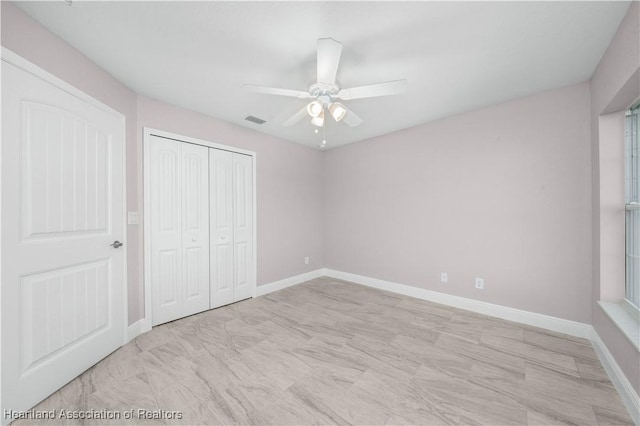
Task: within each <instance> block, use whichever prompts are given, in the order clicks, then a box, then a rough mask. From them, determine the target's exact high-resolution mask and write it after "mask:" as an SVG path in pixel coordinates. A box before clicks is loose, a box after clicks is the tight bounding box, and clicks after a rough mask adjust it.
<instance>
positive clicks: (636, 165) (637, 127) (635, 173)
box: [625, 105, 640, 309]
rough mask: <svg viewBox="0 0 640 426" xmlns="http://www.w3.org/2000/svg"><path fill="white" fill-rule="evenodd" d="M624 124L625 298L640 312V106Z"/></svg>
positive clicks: (634, 109)
mask: <svg viewBox="0 0 640 426" xmlns="http://www.w3.org/2000/svg"><path fill="white" fill-rule="evenodd" d="M625 122H626V123H625V124H626V129H625V214H626V216H625V229H626V257H625V261H626V262H625V263H626V286H625V295H626V298H627V300H628V301H629V302H630V303H631V304H632V305H633V306H635V307H636V308H638V309H640V105H637V106H636V107H634V108H631V109H630V110H629V111H627V114H626V120H625Z"/></svg>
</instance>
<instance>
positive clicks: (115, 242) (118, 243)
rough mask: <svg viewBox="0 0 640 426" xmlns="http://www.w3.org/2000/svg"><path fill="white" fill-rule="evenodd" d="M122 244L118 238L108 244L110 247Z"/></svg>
mask: <svg viewBox="0 0 640 426" xmlns="http://www.w3.org/2000/svg"><path fill="white" fill-rule="evenodd" d="M123 245H124V244H122V243H121V242H120V241H118V240H115V241H114V242H113V244H109V246H110V247H113V248H118V247H120V246H123Z"/></svg>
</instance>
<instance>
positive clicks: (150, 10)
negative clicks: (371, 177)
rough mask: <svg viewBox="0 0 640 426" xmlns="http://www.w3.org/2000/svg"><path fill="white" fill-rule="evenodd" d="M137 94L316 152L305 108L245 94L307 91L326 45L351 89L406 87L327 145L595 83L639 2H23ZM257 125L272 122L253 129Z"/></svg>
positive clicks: (330, 131)
mask: <svg viewBox="0 0 640 426" xmlns="http://www.w3.org/2000/svg"><path fill="white" fill-rule="evenodd" d="M16 4H17V5H18V6H19V7H20V8H22V9H23V10H24V11H26V12H27V13H28V14H29V15H31V16H32V17H34V18H35V19H37V20H38V21H40V22H41V23H42V24H43V25H44V26H46V27H47V28H49V29H50V30H51V31H52V32H53V33H55V34H57V35H59V36H60V37H62V38H63V39H64V40H66V41H67V42H68V43H69V44H71V45H73V46H75V47H76V48H77V49H79V50H80V51H81V52H83V53H84V54H85V55H86V56H88V57H89V58H91V59H92V60H93V61H94V62H96V63H97V64H98V65H100V66H101V67H102V68H104V69H105V70H107V71H108V72H109V73H111V74H112V75H113V76H115V77H116V78H118V79H119V80H120V81H122V82H123V83H124V84H126V85H127V86H129V87H130V88H132V89H133V90H134V91H136V92H138V93H141V94H143V95H146V96H149V97H152V98H155V99H159V100H162V101H165V102H168V103H171V104H174V105H178V106H181V107H184V108H188V109H191V110H194V111H199V112H202V113H205V114H208V115H211V116H213V117H217V118H220V119H222V120H226V121H229V122H232V123H235V124H238V125H241V126H244V127H249V128H252V129H256V130H258V131H261V132H265V133H269V134H271V135H275V136H278V137H281V138H284V139H288V140H291V141H294V142H299V143H302V144H305V145H309V146H314V147H316V146H318V144H319V142H320V141H321V139H322V135H321V133H320V134H314V133H313V130H314V129H315V127H313V126H312V125H311V124H310V123H309V122H308V121H307V120H303V121H302V122H300V123H299V124H297V125H296V126H294V127H292V128H286V127H283V126H282V124H281V123H282V122H284V121H285V120H286V119H287V118H288V117H289V116H291V115H293V114H294V113H295V112H296V111H298V110H299V109H300V108H301V107H303V106H304V104H305V101H304V100H300V99H295V98H284V97H279V96H270V95H264V94H255V93H249V92H246V91H244V90H243V89H242V88H241V85H242V84H243V83H253V84H260V85H266V86H275V87H284V88H291V89H299V90H306V88H307V87H308V86H309V84H311V83H313V82H315V76H316V69H315V66H316V43H317V39H318V38H322V37H332V38H334V39H336V40H339V41H340V42H342V43H343V47H344V48H343V53H342V59H341V63H340V67H339V69H338V82H339V84H340V85H341V87H343V88H347V87H352V86H360V85H364V84H370V83H377V82H382V81H389V80H395V79H402V78H406V79H408V86H407V92H406V93H405V94H403V95H400V96H391V97H381V98H371V99H358V100H352V101H346V102H345V104H346V105H347V106H349V107H350V108H351V109H353V110H354V112H356V113H357V114H358V115H359V116H360V117H362V118H363V119H364V123H363V124H362V125H360V126H359V127H356V128H350V127H348V126H347V125H346V124H344V123H335V122H333V121H331V120H330V119H328V120H327V123H328V124H327V127H326V139H327V142H328V147H329V148H331V147H335V146H339V145H343V144H346V143H350V142H355V141H359V140H364V139H367V138H371V137H374V136H378V135H381V134H385V133H389V132H393V131H396V130H399V129H403V128H407V127H412V126H416V125H418V124H422V123H425V122H428V121H432V120H435V119H438V118H442V117H446V116H450V115H454V114H458V113H461V112H464V111H469V110H473V109H476V108H479V107H483V106H487V105H492V104H496V103H499V102H503V101H506V100H510V99H514V98H518V97H521V96H525V95H528V94H532V93H536V92H540V91H544V90H549V89H553V88H557V87H562V86H566V85H570V84H573V83H578V82H582V81H585V80H588V79H589V78H590V77H591V75H592V73H593V71H594V70H595V67H596V66H597V64H598V61H599V60H600V58H601V56H602V54H603V53H604V51H605V50H606V47H607V46H608V44H609V42H610V41H611V39H612V37H613V35H614V34H615V31H616V29H617V27H618V25H619V23H620V21H621V19H622V17H623V16H624V14H625V13H626V11H627V9H628V7H629V4H630V3H629V2H627V1H625V2H590V1H589V2H526V3H525V2H181V1H174V2H155V1H147V2H79V1H74V2H73V5H72V6H68V5H67V4H66V3H65V2H63V1H54V2H17V3H16ZM248 115H253V116H256V117H259V118H262V119H265V120H266V121H267V122H266V123H265V124H263V125H261V126H259V125H256V124H253V123H250V122H248V121H245V120H244V118H245V117H246V116H248Z"/></svg>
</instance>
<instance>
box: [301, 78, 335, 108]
mask: <svg viewBox="0 0 640 426" xmlns="http://www.w3.org/2000/svg"><path fill="white" fill-rule="evenodd" d="M339 91H340V88H339V87H338V86H336V85H335V84H327V83H315V84H312V85H311V86H309V95H311V97H312V98H315V99H318V100H319V101H320V102H322V103H323V104H325V105H326V104H328V103H330V102H331V100H332V99H333V98H337V97H338V92H339Z"/></svg>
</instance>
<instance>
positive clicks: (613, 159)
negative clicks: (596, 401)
mask: <svg viewBox="0 0 640 426" xmlns="http://www.w3.org/2000/svg"><path fill="white" fill-rule="evenodd" d="M590 88H591V125H592V129H593V130H592V138H591V152H592V161H591V162H592V194H593V203H592V212H593V221H592V233H593V236H594V244H593V253H592V267H593V298H592V312H593V313H592V324H593V327H594V328H595V330H596V332H597V333H598V335H599V336H600V337H601V339H602V340H603V342H604V343H605V344H606V345H607V348H608V349H609V351H610V352H611V354H612V355H613V357H614V358H615V360H616V362H617V363H618V365H619V366H620V368H621V369H622V371H623V372H624V373H625V375H626V376H627V378H628V379H629V381H630V382H631V384H632V386H633V387H634V388H635V390H636V392H638V393H640V352H638V351H637V350H636V348H635V347H634V346H633V345H632V344H631V342H629V340H628V339H627V338H626V337H625V336H624V335H623V334H622V332H621V331H620V330H619V329H618V327H617V326H616V325H615V324H614V323H613V322H612V321H611V319H610V318H609V317H608V316H607V315H606V314H605V313H604V312H603V310H602V309H601V308H600V306H599V305H598V303H597V302H598V301H599V300H601V299H602V300H605V301H617V300H620V298H621V297H622V296H623V294H624V244H625V243H624V187H623V184H624V163H623V159H624V140H623V138H622V134H623V130H622V129H621V128H620V126H621V125H622V123H623V119H622V118H623V117H622V116H623V113H624V110H625V109H626V108H628V107H629V106H630V104H631V103H632V102H633V101H635V100H636V99H638V98H640V3H638V2H637V1H636V2H632V4H631V6H630V8H629V11H628V12H627V15H626V16H625V18H624V19H623V21H622V23H621V24H620V27H619V28H618V31H617V33H616V35H615V37H614V38H613V40H612V41H611V44H610V45H609V47H608V49H607V51H606V52H605V54H604V56H603V57H602V60H601V61H600V64H599V65H598V68H597V69H596V71H595V73H594V75H593V77H592V78H591V84H590Z"/></svg>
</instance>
